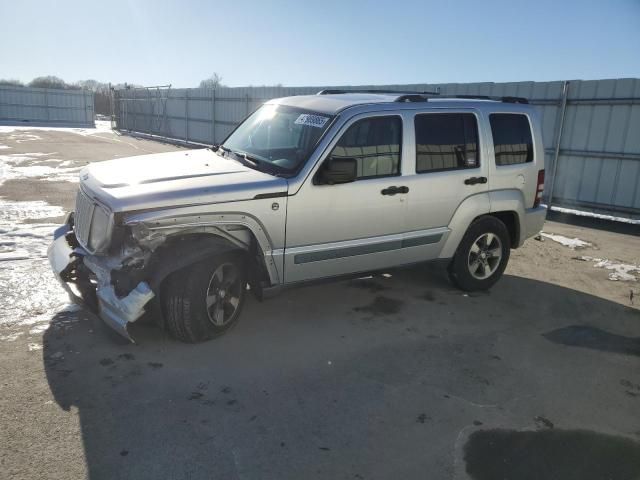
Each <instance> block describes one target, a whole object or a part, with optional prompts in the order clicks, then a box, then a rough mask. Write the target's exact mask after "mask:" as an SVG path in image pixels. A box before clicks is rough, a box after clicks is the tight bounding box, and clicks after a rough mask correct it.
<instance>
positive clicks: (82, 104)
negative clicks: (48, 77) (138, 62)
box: [0, 85, 95, 127]
mask: <svg viewBox="0 0 640 480" xmlns="http://www.w3.org/2000/svg"><path fill="white" fill-rule="evenodd" d="M93 100H94V95H93V92H88V91H86V90H59V89H50V88H28V87H15V86H8V85H0V123H5V124H6V123H10V124H15V123H20V124H22V123H29V124H35V125H38V124H42V125H59V126H70V127H93V126H95V122H94V104H93Z"/></svg>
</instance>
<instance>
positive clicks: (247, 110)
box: [245, 93, 249, 117]
mask: <svg viewBox="0 0 640 480" xmlns="http://www.w3.org/2000/svg"><path fill="white" fill-rule="evenodd" d="M245 101H246V102H247V104H246V114H245V117H248V116H249V94H248V93H247V94H245Z"/></svg>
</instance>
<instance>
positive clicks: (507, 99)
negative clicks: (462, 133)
mask: <svg viewBox="0 0 640 480" xmlns="http://www.w3.org/2000/svg"><path fill="white" fill-rule="evenodd" d="M347 93H373V94H375V93H378V94H397V95H398V97H397V98H396V99H395V100H394V102H428V101H429V98H432V97H433V96H434V95H437V97H438V98H439V99H443V100H445V99H447V98H460V99H467V100H493V101H496V102H502V103H522V104H528V103H529V100H527V99H526V98H524V97H511V96H504V97H493V96H489V95H445V96H443V95H440V93H439V92H402V91H398V90H375V89H371V90H339V89H326V90H321V91H319V92H318V93H317V95H342V94H347ZM430 96H431V97H430Z"/></svg>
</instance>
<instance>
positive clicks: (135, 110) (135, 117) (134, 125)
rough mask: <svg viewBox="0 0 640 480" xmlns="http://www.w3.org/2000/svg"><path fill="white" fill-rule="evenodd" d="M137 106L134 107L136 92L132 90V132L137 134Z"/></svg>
mask: <svg viewBox="0 0 640 480" xmlns="http://www.w3.org/2000/svg"><path fill="white" fill-rule="evenodd" d="M137 109H138V106H137V105H136V90H135V88H134V89H133V130H134V131H135V132H137V131H138V130H137V129H136V124H137V123H138V110H137Z"/></svg>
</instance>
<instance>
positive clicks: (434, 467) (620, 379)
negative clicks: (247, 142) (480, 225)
mask: <svg viewBox="0 0 640 480" xmlns="http://www.w3.org/2000/svg"><path fill="white" fill-rule="evenodd" d="M0 146H4V147H6V148H1V147H0V159H1V160H2V161H3V162H4V163H3V164H1V165H4V166H3V170H1V172H2V173H3V178H4V183H2V184H1V185H0V212H2V216H1V217H0V232H2V237H3V238H2V241H1V242H0V247H1V248H0V253H4V254H5V257H4V260H2V261H0V356H1V358H2V361H0V386H1V387H0V388H1V395H0V427H1V428H0V431H1V432H2V436H1V438H2V448H1V449H0V478H21V479H22V478H24V479H33V478H47V479H58V478H59V479H77V478H90V479H117V478H136V479H140V478H145V479H146V478H149V479H160V478H175V479H182V478H189V479H200V478H203V479H204V478H221V479H228V478H229V479H233V478H237V479H264V478H275V479H306V478H321V479H387V478H398V479H423V478H426V479H441V478H442V479H444V478H456V479H457V478H460V479H465V478H474V479H478V480H485V479H495V478H510V479H513V480H524V479H541V478H545V479H580V480H589V479H602V478H610V479H637V478H640V423H639V421H638V419H639V418H640V368H639V367H640V309H639V308H638V305H640V288H639V283H638V280H637V279H636V280H630V279H625V278H626V277H624V275H622V273H624V272H627V274H628V275H632V276H634V270H633V269H631V270H629V268H626V267H624V266H625V265H626V266H637V265H640V237H638V236H637V235H633V234H622V233H611V232H609V231H606V230H600V229H591V228H587V227H584V226H572V225H567V224H563V223H557V222H547V224H546V225H545V232H546V233H548V234H552V235H557V236H556V237H543V240H544V241H536V240H530V241H528V242H527V244H526V245H525V246H524V247H523V248H521V249H518V250H516V251H514V252H513V253H512V257H511V262H510V265H509V267H508V269H507V272H506V274H505V276H504V278H503V279H502V280H501V281H500V282H499V283H498V284H497V285H496V286H495V287H494V288H493V289H492V290H491V291H490V292H488V293H483V294H471V295H467V294H463V293H462V292H460V291H458V290H456V289H455V288H453V287H452V286H451V285H450V284H449V283H448V281H447V279H446V275H445V274H444V271H443V269H442V267H441V266H438V265H434V264H432V265H425V266H419V267H414V268H411V269H404V270H392V271H389V272H388V273H387V274H385V275H381V276H377V277H375V278H366V279H359V280H349V281H341V282H337V283H330V284H324V285H320V286H318V285H316V286H309V287H305V288H298V289H295V290H290V291H285V292H283V293H282V294H281V295H279V296H278V297H275V298H273V299H270V300H268V301H265V302H262V303H260V302H257V301H256V300H255V299H253V298H252V297H249V299H248V302H247V305H246V306H245V310H244V312H243V318H242V320H241V321H240V323H239V324H238V326H237V327H236V328H235V329H233V330H232V331H231V332H230V333H229V334H227V335H226V336H224V337H222V338H220V339H217V340H215V341H212V342H208V343H205V344H199V345H184V344H181V343H178V342H176V341H173V340H172V339H171V338H169V337H168V336H166V335H165V334H164V333H163V332H162V331H161V330H159V329H158V328H155V327H152V326H144V325H135V331H134V335H135V336H136V337H137V339H138V340H139V344H137V345H132V344H128V343H125V342H123V341H121V340H120V339H119V337H117V336H115V335H114V334H112V333H111V332H110V331H109V330H108V328H107V327H105V326H103V325H102V323H101V321H100V320H99V319H97V318H96V317H94V316H93V315H91V314H89V313H87V312H85V311H82V310H79V309H76V308H73V307H68V306H67V303H66V300H65V299H64V296H63V295H62V289H61V288H60V287H59V286H58V285H57V284H56V283H55V280H54V279H53V277H52V276H51V274H50V272H49V270H48V266H47V262H46V260H45V259H44V258H42V255H43V248H46V244H47V242H48V237H47V235H48V234H49V232H50V230H51V228H52V225H53V224H55V223H56V222H57V221H59V220H60V218H61V215H62V210H66V209H69V208H72V206H73V199H74V193H75V189H76V188H77V184H75V183H73V182H72V181H69V180H72V179H73V177H74V175H75V174H76V173H77V170H76V169H77V167H79V166H81V165H83V164H85V163H86V162H91V161H99V160H105V159H111V158H116V157H118V156H128V155H136V154H144V153H151V152H158V151H169V150H173V149H176V148H178V147H174V146H171V145H166V144H161V143H157V142H153V141H149V140H142V139H134V138H131V137H125V136H118V135H115V134H113V133H111V132H108V131H105V132H102V133H93V132H88V133H87V132H73V131H47V130H33V131H27V130H14V131H2V130H0ZM38 174H44V175H46V176H39V175H38ZM43 200H44V201H45V202H46V203H43V202H42V201H43ZM58 207H62V208H58ZM43 232H47V233H43ZM574 238H578V239H580V240H582V241H584V242H587V243H588V245H584V246H581V247H578V248H575V247H574V248H572V247H570V246H565V245H563V244H562V243H559V242H562V241H564V240H566V239H574ZM563 239H564V240H563ZM21 242H22V243H21ZM574 243H575V242H574ZM2 248H4V250H2ZM604 260H608V263H606V262H605V263H603V262H604ZM621 265H622V266H623V267H621ZM629 272H630V273H629ZM612 275H613V277H612ZM616 275H618V276H617V277H616ZM635 276H636V278H637V277H638V276H640V274H638V275H635ZM611 278H616V279H615V280H612V279H611Z"/></svg>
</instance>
